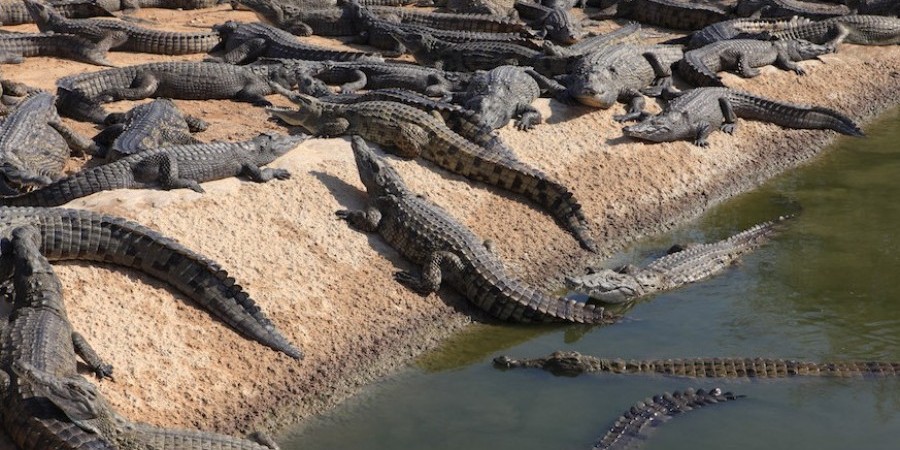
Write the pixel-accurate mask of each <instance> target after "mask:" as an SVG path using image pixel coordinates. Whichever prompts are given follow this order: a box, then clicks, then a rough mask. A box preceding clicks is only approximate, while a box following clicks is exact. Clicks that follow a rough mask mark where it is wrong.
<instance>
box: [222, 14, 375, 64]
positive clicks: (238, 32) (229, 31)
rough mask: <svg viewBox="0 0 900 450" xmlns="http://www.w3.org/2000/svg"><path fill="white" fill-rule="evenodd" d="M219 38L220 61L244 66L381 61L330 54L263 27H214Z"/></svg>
mask: <svg viewBox="0 0 900 450" xmlns="http://www.w3.org/2000/svg"><path fill="white" fill-rule="evenodd" d="M213 29H214V30H215V31H216V32H218V33H219V35H220V36H221V38H222V43H223V47H224V50H225V53H224V55H222V60H224V61H225V62H227V63H229V64H244V63H248V62H251V61H254V60H256V59H257V58H284V59H302V60H307V61H362V60H365V61H384V58H382V57H381V55H379V54H377V53H367V52H353V51H343V50H331V49H327V48H324V47H318V46H314V45H309V44H304V43H301V42H300V41H298V40H297V39H296V37H295V36H294V35H292V34H290V33H288V32H286V31H284V30H280V29H278V28H275V27H273V26H271V25H266V24H264V23H258V22H254V23H241V22H235V21H233V20H229V21H228V22H225V23H223V24H219V25H216V26H214V27H213Z"/></svg>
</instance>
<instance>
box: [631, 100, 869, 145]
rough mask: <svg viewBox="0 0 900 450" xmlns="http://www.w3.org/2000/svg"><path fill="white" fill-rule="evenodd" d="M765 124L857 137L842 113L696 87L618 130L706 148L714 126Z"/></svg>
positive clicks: (724, 128)
mask: <svg viewBox="0 0 900 450" xmlns="http://www.w3.org/2000/svg"><path fill="white" fill-rule="evenodd" d="M739 117H740V118H744V119H751V120H759V121H764V122H771V123H774V124H776V125H779V126H782V127H787V128H800V129H813V130H834V131H837V132H838V133H841V134H846V135H850V136H862V135H863V132H862V130H860V129H859V126H858V125H856V123H854V122H853V120H851V119H850V118H848V117H846V116H844V115H843V114H841V113H839V112H837V111H834V110H831V109H828V108H822V107H819V106H807V105H796V104H792V103H785V102H779V101H776V100H770V99H767V98H763V97H758V96H756V95H753V94H750V93H747V92H742V91H738V90H734V89H728V88H720V87H705V88H696V89H691V90H689V91H685V92H683V93H682V94H681V95H680V96H678V97H677V98H675V99H674V100H672V101H671V102H669V103H668V104H667V105H666V107H665V109H663V111H662V112H661V113H659V114H657V115H655V116H652V117H648V118H646V119H644V120H643V121H641V122H640V123H638V124H635V125H630V126H627V127H625V128H623V129H622V131H623V132H624V133H625V135H626V136H628V137H631V138H635V139H641V140H645V141H651V142H669V141H677V140H692V141H693V142H694V144H695V145H698V146H700V147H706V146H708V145H709V142H708V141H707V138H708V137H709V135H710V134H712V132H713V131H715V130H716V128H719V129H721V130H722V131H724V132H726V133H728V134H732V133H734V131H735V130H736V128H737V123H736V122H735V121H736V120H737V118H739Z"/></svg>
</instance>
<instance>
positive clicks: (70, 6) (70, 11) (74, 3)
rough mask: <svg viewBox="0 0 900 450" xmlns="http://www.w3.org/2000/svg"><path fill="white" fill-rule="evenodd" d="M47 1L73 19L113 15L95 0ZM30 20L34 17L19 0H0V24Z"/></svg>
mask: <svg viewBox="0 0 900 450" xmlns="http://www.w3.org/2000/svg"><path fill="white" fill-rule="evenodd" d="M49 3H50V5H52V6H53V7H54V8H55V9H56V10H57V11H59V13H60V14H62V15H63V16H66V17H70V18H73V19H83V18H87V17H99V16H108V17H113V14H112V12H111V10H109V9H107V8H105V7H104V6H103V5H102V4H101V3H100V2H98V1H97V0H50V1H49ZM32 22H34V19H32V18H31V14H30V13H29V12H28V9H27V8H25V4H24V3H22V1H21V0H2V1H0V24H2V25H21V24H23V23H32Z"/></svg>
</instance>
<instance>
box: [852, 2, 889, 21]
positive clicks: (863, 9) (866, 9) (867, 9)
mask: <svg viewBox="0 0 900 450" xmlns="http://www.w3.org/2000/svg"><path fill="white" fill-rule="evenodd" d="M848 6H850V7H851V9H853V10H854V11H855V12H856V13H857V14H871V15H878V16H894V17H897V16H900V1H898V0H852V1H850V2H848Z"/></svg>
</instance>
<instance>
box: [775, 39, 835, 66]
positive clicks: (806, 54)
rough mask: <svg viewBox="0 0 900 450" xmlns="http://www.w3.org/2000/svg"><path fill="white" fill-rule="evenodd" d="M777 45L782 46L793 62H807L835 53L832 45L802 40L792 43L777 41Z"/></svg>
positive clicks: (791, 41)
mask: <svg viewBox="0 0 900 450" xmlns="http://www.w3.org/2000/svg"><path fill="white" fill-rule="evenodd" d="M775 45H781V46H783V47H784V49H785V50H786V51H787V54H788V56H790V57H791V60H792V61H806V60H808V59H815V58H818V57H819V56H822V55H824V54H826V53H831V52H833V51H834V47H833V46H831V45H819V44H814V43H812V42H809V41H805V40H802V39H795V40H790V41H775Z"/></svg>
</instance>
